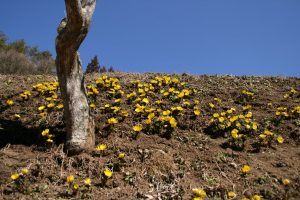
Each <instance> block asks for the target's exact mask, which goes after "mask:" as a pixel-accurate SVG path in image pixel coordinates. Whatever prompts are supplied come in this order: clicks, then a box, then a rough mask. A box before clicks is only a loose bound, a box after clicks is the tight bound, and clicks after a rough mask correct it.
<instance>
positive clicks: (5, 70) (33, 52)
mask: <svg viewBox="0 0 300 200" xmlns="http://www.w3.org/2000/svg"><path fill="white" fill-rule="evenodd" d="M55 71H56V70H55V62H54V60H53V58H52V55H51V53H50V52H49V51H39V49H38V47H30V46H28V45H27V44H26V42H25V40H23V39H21V40H16V41H14V42H12V43H8V42H7V37H6V36H5V34H4V33H2V32H0V73H1V74H49V73H54V72H55Z"/></svg>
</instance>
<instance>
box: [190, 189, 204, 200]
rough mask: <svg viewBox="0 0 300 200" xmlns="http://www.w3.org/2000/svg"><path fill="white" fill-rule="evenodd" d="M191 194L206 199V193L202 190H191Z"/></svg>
mask: <svg viewBox="0 0 300 200" xmlns="http://www.w3.org/2000/svg"><path fill="white" fill-rule="evenodd" d="M192 193H193V194H194V195H195V196H197V197H200V198H204V197H206V192H205V191H204V190H203V189H201V188H193V189H192Z"/></svg>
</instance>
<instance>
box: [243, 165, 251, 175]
mask: <svg viewBox="0 0 300 200" xmlns="http://www.w3.org/2000/svg"><path fill="white" fill-rule="evenodd" d="M250 171H251V167H250V166H249V165H244V166H243V167H242V172H243V173H244V174H247V173H248V172H250Z"/></svg>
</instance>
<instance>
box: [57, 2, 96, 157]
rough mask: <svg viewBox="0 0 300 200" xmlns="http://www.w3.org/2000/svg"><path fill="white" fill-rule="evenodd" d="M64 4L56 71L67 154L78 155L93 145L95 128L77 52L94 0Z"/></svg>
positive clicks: (58, 30)
mask: <svg viewBox="0 0 300 200" xmlns="http://www.w3.org/2000/svg"><path fill="white" fill-rule="evenodd" d="M65 4H66V11H67V17H66V18H64V19H63V20H62V21H61V23H60V25H59V26H58V29H57V32H58V35H57V37H56V53H57V57H56V69H57V75H58V81H59V85H60V90H61V95H62V98H63V103H64V119H65V120H66V126H67V142H66V147H67V151H68V152H69V153H78V152H81V151H83V150H88V149H90V148H93V147H94V145H95V135H94V134H95V130H94V129H95V125H94V120H93V119H92V117H91V116H90V109H89V104H88V100H87V94H86V88H85V83H84V76H83V72H82V67H81V61H80V58H79V53H78V52H77V50H78V48H79V47H80V44H81V43H82V41H83V40H84V38H85V37H86V35H87V33H88V30H89V25H90V22H91V17H92V15H93V12H94V9H95V6H96V0H65Z"/></svg>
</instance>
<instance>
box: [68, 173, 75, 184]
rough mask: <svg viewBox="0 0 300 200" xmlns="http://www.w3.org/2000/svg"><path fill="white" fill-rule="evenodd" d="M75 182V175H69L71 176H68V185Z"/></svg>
mask: <svg viewBox="0 0 300 200" xmlns="http://www.w3.org/2000/svg"><path fill="white" fill-rule="evenodd" d="M73 181H74V176H73V175H69V176H67V182H68V183H70V184H71V183H73Z"/></svg>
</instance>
